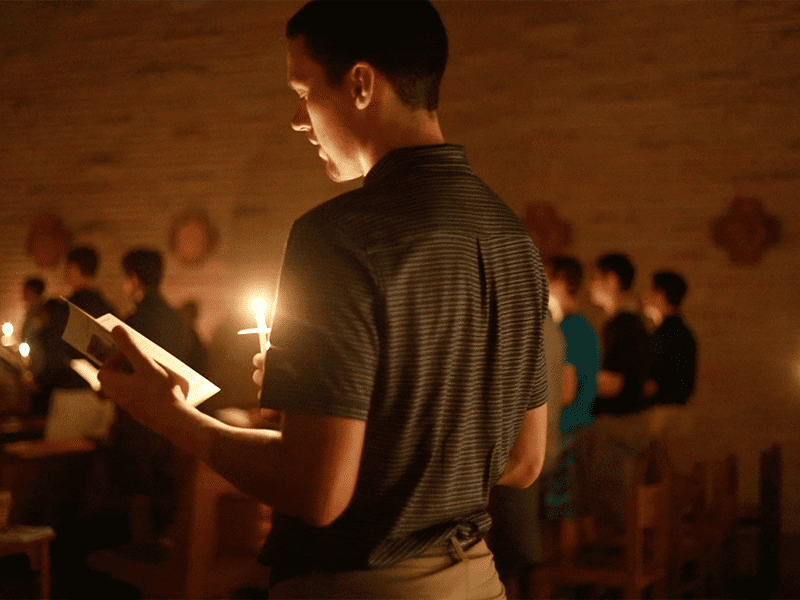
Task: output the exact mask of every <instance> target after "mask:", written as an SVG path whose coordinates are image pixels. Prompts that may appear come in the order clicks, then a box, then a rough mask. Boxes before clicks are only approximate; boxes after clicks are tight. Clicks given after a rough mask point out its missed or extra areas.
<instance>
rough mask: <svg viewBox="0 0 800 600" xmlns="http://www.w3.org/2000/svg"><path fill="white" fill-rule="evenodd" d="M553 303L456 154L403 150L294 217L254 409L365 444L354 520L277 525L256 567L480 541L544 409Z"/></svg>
mask: <svg viewBox="0 0 800 600" xmlns="http://www.w3.org/2000/svg"><path fill="white" fill-rule="evenodd" d="M546 307H547V283H546V278H545V274H544V270H543V268H542V264H541V260H540V258H539V254H538V252H537V250H536V247H535V245H534V243H533V241H532V240H531V238H530V236H529V234H528V232H527V230H526V229H525V227H524V225H523V224H522V223H521V221H520V220H519V218H518V217H517V216H516V215H515V214H514V213H513V211H512V210H511V209H510V208H509V207H508V206H507V205H506V204H505V203H503V202H502V201H501V200H500V199H499V198H498V197H497V196H496V195H495V194H494V193H493V192H492V191H491V190H490V189H489V188H488V187H487V186H486V185H485V184H484V183H483V182H482V181H481V180H480V179H478V178H477V177H476V176H475V175H474V174H473V172H472V169H471V167H470V166H469V164H468V163H467V161H466V158H465V155H464V149H463V148H461V147H459V146H454V145H449V144H442V145H437V146H422V147H411V148H403V149H400V150H396V151H393V152H391V153H389V154H388V155H386V156H385V157H384V158H383V159H381V160H380V161H379V162H378V163H377V164H376V165H375V166H374V167H373V168H372V169H371V170H370V172H369V173H368V174H367V176H366V177H365V179H364V185H363V186H362V187H361V188H359V189H356V190H353V191H350V192H347V193H345V194H342V195H341V196H338V197H336V198H334V199H332V200H330V201H328V202H326V203H324V204H322V205H320V206H318V207H316V208H315V209H313V210H311V211H310V212H308V213H306V214H305V215H304V216H302V217H301V218H300V219H298V220H297V221H296V222H295V223H294V225H293V227H292V230H291V233H290V236H289V239H288V242H287V246H286V252H285V256H284V263H283V269H282V272H281V279H280V288H279V295H278V304H277V312H276V315H275V319H274V321H273V329H272V337H271V341H272V346H271V349H270V350H269V352H268V353H267V365H266V370H265V377H264V386H263V392H262V394H263V399H262V404H263V406H265V407H269V408H276V409H302V410H307V411H312V412H314V413H318V414H325V415H334V416H340V417H349V418H356V419H364V420H365V421H366V437H365V442H364V450H363V456H362V461H361V465H360V471H359V475H358V481H357V484H356V490H355V493H354V497H353V499H352V502H351V503H350V505H349V506H348V507H347V509H346V510H345V512H344V513H343V514H342V515H341V516H340V517H339V518H338V519H337V520H336V521H335V522H334V523H333V524H331V525H330V526H328V527H325V528H315V527H311V526H309V525H306V524H304V523H301V522H300V521H298V520H296V519H292V518H290V517H286V516H282V515H276V516H275V519H274V523H273V529H272V533H271V535H270V538H269V540H268V541H267V544H266V546H265V548H264V552H263V553H262V560H264V561H265V562H267V563H268V564H272V565H273V566H274V571H275V573H285V574H286V575H291V574H299V573H300V572H303V571H308V570H310V569H312V568H319V569H332V570H350V569H359V568H368V567H371V566H388V565H391V564H393V563H395V562H397V561H399V560H401V559H403V558H407V557H412V556H416V555H418V554H420V553H422V552H423V551H425V550H426V549H428V548H430V547H431V546H433V545H436V544H439V543H442V542H443V541H445V540H446V539H448V538H449V537H452V536H457V537H468V536H471V535H475V534H477V533H483V532H486V531H487V530H488V528H489V525H490V519H489V516H488V514H487V512H486V505H487V501H488V495H489V490H490V489H491V487H492V486H493V485H494V484H495V483H496V482H497V480H498V478H499V477H500V475H501V473H502V472H503V469H504V468H505V465H506V461H507V457H508V453H509V451H510V449H511V446H512V444H513V443H514V441H515V439H516V436H517V433H518V432H519V429H520V425H521V423H522V420H523V416H524V414H525V412H526V411H527V410H529V409H532V408H535V407H538V406H540V405H541V404H543V403H544V402H545V401H546V395H547V394H546V379H545V368H544V353H543V349H542V339H543V322H544V317H545V312H546ZM297 476H298V477H302V473H298V474H297Z"/></svg>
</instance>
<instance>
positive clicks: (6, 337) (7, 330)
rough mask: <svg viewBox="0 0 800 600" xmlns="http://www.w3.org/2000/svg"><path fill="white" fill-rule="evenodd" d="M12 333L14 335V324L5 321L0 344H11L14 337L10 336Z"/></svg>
mask: <svg viewBox="0 0 800 600" xmlns="http://www.w3.org/2000/svg"><path fill="white" fill-rule="evenodd" d="M12 335H14V326H13V325H12V324H11V323H9V322H8V321H6V322H5V323H3V337H2V338H0V344H2V345H3V346H13V345H14V338H12V337H11V336H12Z"/></svg>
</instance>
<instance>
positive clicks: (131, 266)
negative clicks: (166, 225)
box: [122, 249, 164, 290]
mask: <svg viewBox="0 0 800 600" xmlns="http://www.w3.org/2000/svg"><path fill="white" fill-rule="evenodd" d="M122 269H123V270H124V271H125V273H126V274H127V275H136V277H138V278H139V282H140V283H141V284H142V285H144V286H145V287H146V288H147V289H149V290H154V289H157V288H158V286H159V285H160V284H161V277H162V275H163V273H164V261H163V259H162V258H161V253H160V252H158V251H157V250H146V249H139V250H131V251H130V252H128V253H127V254H126V255H125V256H124V257H123V259H122Z"/></svg>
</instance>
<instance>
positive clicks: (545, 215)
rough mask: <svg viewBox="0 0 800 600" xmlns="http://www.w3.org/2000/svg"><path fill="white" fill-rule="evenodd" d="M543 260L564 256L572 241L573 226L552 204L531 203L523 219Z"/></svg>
mask: <svg viewBox="0 0 800 600" xmlns="http://www.w3.org/2000/svg"><path fill="white" fill-rule="evenodd" d="M522 221H523V223H525V227H527V228H528V232H529V233H530V234H531V237H532V238H533V241H534V242H536V247H537V248H538V249H539V254H541V256H542V258H548V257H550V256H556V255H557V254H562V253H563V252H564V250H565V249H566V247H567V246H569V244H570V242H571V241H572V224H571V223H570V222H569V221H567V220H566V219H564V218H563V217H561V216H560V215H559V214H558V212H557V211H556V209H555V207H554V206H553V204H552V203H551V202H529V203H528V204H527V206H526V207H525V215H524V217H523V219H522Z"/></svg>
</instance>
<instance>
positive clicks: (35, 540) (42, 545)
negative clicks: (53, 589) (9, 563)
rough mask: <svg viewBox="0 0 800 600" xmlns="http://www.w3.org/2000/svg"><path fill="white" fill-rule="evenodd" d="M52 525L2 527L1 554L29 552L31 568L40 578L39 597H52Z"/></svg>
mask: <svg viewBox="0 0 800 600" xmlns="http://www.w3.org/2000/svg"><path fill="white" fill-rule="evenodd" d="M55 536H56V533H55V531H53V528H52V527H32V526H29V525H12V526H10V527H6V528H4V529H0V556H10V555H12V554H27V555H28V561H29V562H30V566H31V569H32V570H33V571H35V572H36V573H37V575H38V579H39V597H41V598H50V540H52V539H53V538H54V537H55Z"/></svg>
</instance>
